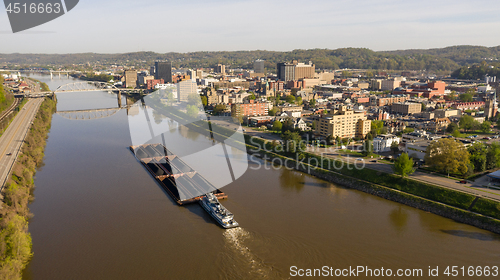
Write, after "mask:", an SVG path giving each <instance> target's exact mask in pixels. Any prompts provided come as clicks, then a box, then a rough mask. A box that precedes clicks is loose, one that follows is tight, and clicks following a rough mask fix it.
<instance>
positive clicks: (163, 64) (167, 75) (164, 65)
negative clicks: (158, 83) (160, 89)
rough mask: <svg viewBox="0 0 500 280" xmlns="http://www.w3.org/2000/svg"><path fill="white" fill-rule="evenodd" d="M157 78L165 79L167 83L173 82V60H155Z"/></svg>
mask: <svg viewBox="0 0 500 280" xmlns="http://www.w3.org/2000/svg"><path fill="white" fill-rule="evenodd" d="M155 79H156V80H160V79H163V81H164V82H165V83H171V82H172V62H170V61H156V62H155Z"/></svg>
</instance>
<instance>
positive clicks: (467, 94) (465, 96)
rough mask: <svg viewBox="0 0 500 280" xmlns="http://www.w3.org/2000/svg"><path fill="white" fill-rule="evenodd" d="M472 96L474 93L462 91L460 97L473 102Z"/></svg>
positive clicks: (464, 100) (463, 100)
mask: <svg viewBox="0 0 500 280" xmlns="http://www.w3.org/2000/svg"><path fill="white" fill-rule="evenodd" d="M472 97H473V95H472V94H470V93H462V94H460V96H458V99H460V101H462V102H472Z"/></svg>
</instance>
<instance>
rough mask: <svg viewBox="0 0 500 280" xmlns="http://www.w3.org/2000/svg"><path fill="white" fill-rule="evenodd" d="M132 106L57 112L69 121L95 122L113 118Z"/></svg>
mask: <svg viewBox="0 0 500 280" xmlns="http://www.w3.org/2000/svg"><path fill="white" fill-rule="evenodd" d="M129 107H130V106H129V105H127V106H123V107H117V108H103V109H92V110H73V111H57V114H58V115H60V116H61V117H63V118H65V119H69V120H95V119H102V118H107V117H111V116H112V115H114V114H116V113H118V111H120V110H121V109H123V108H127V109H128V108H129Z"/></svg>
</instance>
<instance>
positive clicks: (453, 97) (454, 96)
mask: <svg viewBox="0 0 500 280" xmlns="http://www.w3.org/2000/svg"><path fill="white" fill-rule="evenodd" d="M448 99H449V100H450V101H455V100H457V92H456V91H454V90H452V91H451V93H450V94H448Z"/></svg>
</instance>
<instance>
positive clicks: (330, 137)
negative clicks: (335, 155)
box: [326, 134, 333, 145]
mask: <svg viewBox="0 0 500 280" xmlns="http://www.w3.org/2000/svg"><path fill="white" fill-rule="evenodd" d="M332 142H333V135H332V134H328V136H327V137H326V144H328V145H330V144H332Z"/></svg>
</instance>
